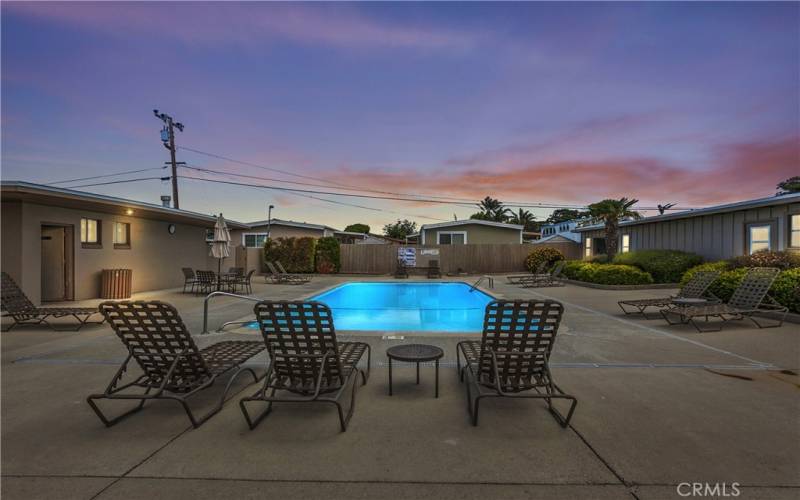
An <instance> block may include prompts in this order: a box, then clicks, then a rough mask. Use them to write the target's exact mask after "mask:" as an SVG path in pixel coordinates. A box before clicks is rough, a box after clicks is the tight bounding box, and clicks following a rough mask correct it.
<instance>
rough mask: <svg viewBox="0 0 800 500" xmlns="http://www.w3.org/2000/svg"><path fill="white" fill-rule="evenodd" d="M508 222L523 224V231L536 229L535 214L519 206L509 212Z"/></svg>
mask: <svg viewBox="0 0 800 500" xmlns="http://www.w3.org/2000/svg"><path fill="white" fill-rule="evenodd" d="M508 222H510V223H511V224H517V225H519V226H525V229H524V231H529V232H530V231H535V230H536V229H535V228H536V226H537V224H536V216H535V215H533V214H532V213H530V212H529V211H527V210H525V209H524V208H520V209H518V210H517V212H516V213H513V214H511V217H510V218H509V219H508Z"/></svg>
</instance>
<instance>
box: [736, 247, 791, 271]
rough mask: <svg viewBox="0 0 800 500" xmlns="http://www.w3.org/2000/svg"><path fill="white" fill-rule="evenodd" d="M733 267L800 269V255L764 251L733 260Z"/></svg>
mask: <svg viewBox="0 0 800 500" xmlns="http://www.w3.org/2000/svg"><path fill="white" fill-rule="evenodd" d="M731 267H733V268H738V267H777V268H778V269H781V270H786V269H796V268H798V267H800V254H796V253H791V252H769V251H767V250H762V251H760V252H756V253H754V254H750V255H743V256H741V257H736V258H734V259H731Z"/></svg>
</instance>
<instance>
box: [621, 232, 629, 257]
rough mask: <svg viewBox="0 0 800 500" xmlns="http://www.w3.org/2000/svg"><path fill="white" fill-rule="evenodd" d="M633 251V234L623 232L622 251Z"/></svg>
mask: <svg viewBox="0 0 800 500" xmlns="http://www.w3.org/2000/svg"><path fill="white" fill-rule="evenodd" d="M630 251H631V235H630V234H623V235H622V253H625V252H630Z"/></svg>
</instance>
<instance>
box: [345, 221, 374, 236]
mask: <svg viewBox="0 0 800 500" xmlns="http://www.w3.org/2000/svg"><path fill="white" fill-rule="evenodd" d="M344 230H345V232H348V233H364V234H367V233H368V232H369V226H368V225H366V224H362V223H360V222H357V223H355V224H350V225H349V226H347V227H346V228H344Z"/></svg>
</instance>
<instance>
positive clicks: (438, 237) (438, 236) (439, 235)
mask: <svg viewBox="0 0 800 500" xmlns="http://www.w3.org/2000/svg"><path fill="white" fill-rule="evenodd" d="M443 234H447V235H449V236H450V243H442V235H443ZM454 234H460V235H462V236H463V237H464V243H453V235H454ZM436 244H437V245H466V244H467V232H466V231H438V232H437V233H436Z"/></svg>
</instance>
